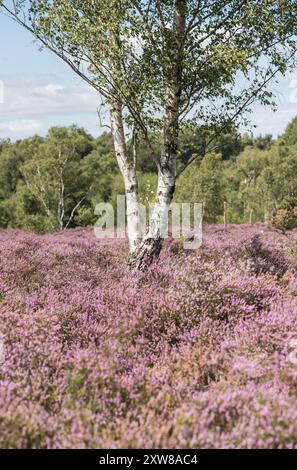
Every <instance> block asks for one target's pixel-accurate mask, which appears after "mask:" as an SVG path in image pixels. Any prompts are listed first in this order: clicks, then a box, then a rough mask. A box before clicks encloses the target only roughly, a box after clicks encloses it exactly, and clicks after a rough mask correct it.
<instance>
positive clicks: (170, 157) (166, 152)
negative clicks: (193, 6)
mask: <svg viewBox="0 0 297 470" xmlns="http://www.w3.org/2000/svg"><path fill="white" fill-rule="evenodd" d="M186 4H187V2H186V0H176V9H175V19H174V26H173V35H172V36H173V37H172V42H173V44H170V46H169V47H170V48H171V50H172V64H171V66H170V67H169V68H168V69H167V70H165V71H164V73H165V74H166V80H167V89H166V96H165V106H164V126H163V149H162V154H161V156H160V160H159V163H158V185H157V193H156V200H155V203H154V208H153V211H152V214H151V219H150V222H149V228H148V230H147V232H146V233H145V235H144V236H143V235H142V233H141V224H140V219H139V210H138V202H139V201H138V186H137V178H136V168H135V165H134V164H132V163H131V162H130V161H129V160H128V153H127V146H126V140H125V133H124V126H123V115H122V104H121V103H120V102H114V103H113V106H112V108H111V130H112V136H113V141H114V148H115V153H116V158H117V162H118V165H119V168H120V171H121V173H122V176H123V179H124V183H125V192H126V205H127V228H128V238H129V246H130V257H129V266H130V267H131V268H136V269H145V268H146V267H147V266H148V265H149V264H151V263H152V261H153V260H154V259H155V258H156V257H157V256H158V255H159V253H160V251H161V249H162V244H163V236H164V230H165V229H166V227H167V218H168V210H169V207H170V204H171V202H172V198H173V194H174V190H175V179H176V158H177V149H178V134H179V111H180V95H181V91H182V61H183V59H182V56H183V42H184V34H185V17H186Z"/></svg>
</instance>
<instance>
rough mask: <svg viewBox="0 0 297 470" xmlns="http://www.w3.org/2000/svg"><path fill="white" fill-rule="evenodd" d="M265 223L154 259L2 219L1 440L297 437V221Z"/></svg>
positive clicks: (210, 441) (262, 442)
mask: <svg viewBox="0 0 297 470" xmlns="http://www.w3.org/2000/svg"><path fill="white" fill-rule="evenodd" d="M263 230H265V229H264V227H263V226H258V225H256V226H254V227H252V226H249V227H242V226H230V227H227V228H224V227H221V226H211V227H210V226H207V227H205V231H204V234H205V236H204V240H203V245H202V247H201V248H200V249H199V250H197V251H193V252H191V251H188V252H185V251H184V250H183V249H182V248H181V247H180V246H179V247H178V249H177V250H175V249H173V246H174V244H175V243H176V242H172V241H170V242H169V243H168V245H167V246H166V247H165V250H164V252H163V253H162V256H161V258H160V260H159V263H158V264H155V265H153V266H151V267H150V268H149V270H148V271H147V272H146V273H137V272H130V271H128V269H127V268H126V264H125V260H126V256H127V246H126V244H125V242H124V241H123V240H116V239H114V240H108V239H106V240H97V239H96V238H95V237H94V235H93V233H92V231H91V230H86V229H84V230H78V229H75V230H69V231H66V232H64V233H59V234H48V235H33V234H25V233H23V232H21V231H2V232H0V292H1V295H0V338H3V341H4V348H5V360H4V361H3V362H2V363H1V364H0V399H1V409H0V447H11V448H13V447H16V448H26V447H30V448H54V447H58V448H80V447H82V448H92V447H95V448H96V447H97V448H98V447H103V448H107V447H119V448H125V447H199V448H200V447H208V448H211V447H228V448H240V447H256V448H265V447H266V448H267V447H274V448H278V447H279V448H289V447H297V438H296V436H297V429H296V424H295V423H296V416H295V415H296V412H295V408H296V407H295V402H296V384H297V369H296V365H295V364H294V363H292V362H290V360H289V359H288V358H289V357H290V354H291V353H292V347H291V342H292V340H294V339H295V338H297V326H296V325H297V321H296V320H297V300H296V292H297V288H296V282H297V281H296V276H295V270H294V262H293V258H294V256H293V254H292V253H294V250H295V246H296V239H297V232H296V231H295V230H292V231H291V232H290V235H289V236H286V237H285V236H284V235H282V234H281V233H278V232H276V231H269V230H266V231H265V233H264V232H263Z"/></svg>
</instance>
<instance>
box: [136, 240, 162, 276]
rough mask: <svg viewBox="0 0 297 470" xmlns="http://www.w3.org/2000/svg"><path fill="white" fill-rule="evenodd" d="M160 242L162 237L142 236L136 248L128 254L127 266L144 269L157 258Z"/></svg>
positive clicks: (160, 246) (160, 247)
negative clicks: (142, 238)
mask: <svg viewBox="0 0 297 470" xmlns="http://www.w3.org/2000/svg"><path fill="white" fill-rule="evenodd" d="M162 242H163V240H162V238H144V240H142V241H141V242H140V244H139V246H138V247H137V249H136V250H135V251H134V252H133V253H132V254H131V255H130V256H129V259H128V266H129V268H131V269H137V270H139V271H145V270H146V269H147V268H148V267H149V266H150V265H151V264H152V263H153V262H154V260H156V259H157V258H158V256H159V254H160V251H161V249H162V244H163V243H162Z"/></svg>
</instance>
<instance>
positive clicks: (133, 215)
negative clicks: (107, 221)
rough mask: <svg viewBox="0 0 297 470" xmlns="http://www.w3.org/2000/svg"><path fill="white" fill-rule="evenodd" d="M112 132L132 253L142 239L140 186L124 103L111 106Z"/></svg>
mask: <svg viewBox="0 0 297 470" xmlns="http://www.w3.org/2000/svg"><path fill="white" fill-rule="evenodd" d="M111 132H112V136H113V143H114V149H115V154H116V158H117V162H118V165H119V168H120V171H121V174H122V176H123V179H124V184H125V193H126V206H127V230H128V238H129V247H130V254H131V255H132V254H133V253H135V251H136V249H137V247H138V245H139V243H140V241H141V227H140V223H139V222H140V221H139V207H138V186H137V179H136V168H135V165H134V164H133V163H131V162H129V160H128V153H127V147H126V139H125V132H124V125H123V116H122V105H121V103H120V102H115V103H113V105H112V108H111Z"/></svg>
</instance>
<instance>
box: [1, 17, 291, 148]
mask: <svg viewBox="0 0 297 470" xmlns="http://www.w3.org/2000/svg"><path fill="white" fill-rule="evenodd" d="M272 88H273V90H274V91H275V93H276V101H277V104H278V111H277V112H276V113H273V112H272V111H271V109H269V108H268V109H267V108H263V107H262V106H255V108H254V112H253V115H252V119H251V121H252V124H253V125H256V126H257V128H256V129H254V130H253V133H254V134H255V135H259V134H266V133H269V134H272V135H273V136H274V137H276V136H277V135H279V134H281V133H282V132H283V131H284V129H285V128H286V126H287V124H288V123H289V122H290V120H291V119H292V118H293V117H295V116H296V115H297V70H296V72H295V73H290V74H288V75H287V76H286V77H284V78H281V79H280V81H279V84H273V86H272ZM99 106H100V97H99V96H98V95H97V93H96V92H95V91H94V90H93V89H92V88H91V87H90V86H89V85H87V84H86V83H85V82H84V81H83V80H82V79H81V78H80V77H78V76H76V75H75V74H74V72H72V71H71V69H70V68H69V67H68V66H67V65H66V64H64V63H63V62H62V61H61V60H60V59H59V58H58V57H56V56H55V55H54V54H53V53H51V52H50V51H46V50H43V51H39V50H38V45H37V44H36V43H35V42H34V38H33V37H32V36H31V35H30V33H29V32H27V31H26V30H24V29H23V28H22V27H21V26H19V25H17V24H16V23H14V22H13V21H12V20H11V19H9V18H7V17H5V16H4V15H3V14H0V139H1V138H10V139H11V140H12V141H15V140H16V139H20V138H26V137H30V136H33V135H34V134H39V135H45V134H46V133H47V131H48V129H49V128H50V127H52V126H57V125H58V126H69V125H71V124H77V125H78V126H82V127H84V128H85V129H86V130H87V131H88V132H90V133H91V134H92V135H94V136H95V137H96V136H98V135H99V134H100V133H102V132H103V131H104V130H106V128H102V127H100V121H99V118H98V114H97V110H98V107H99Z"/></svg>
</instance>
